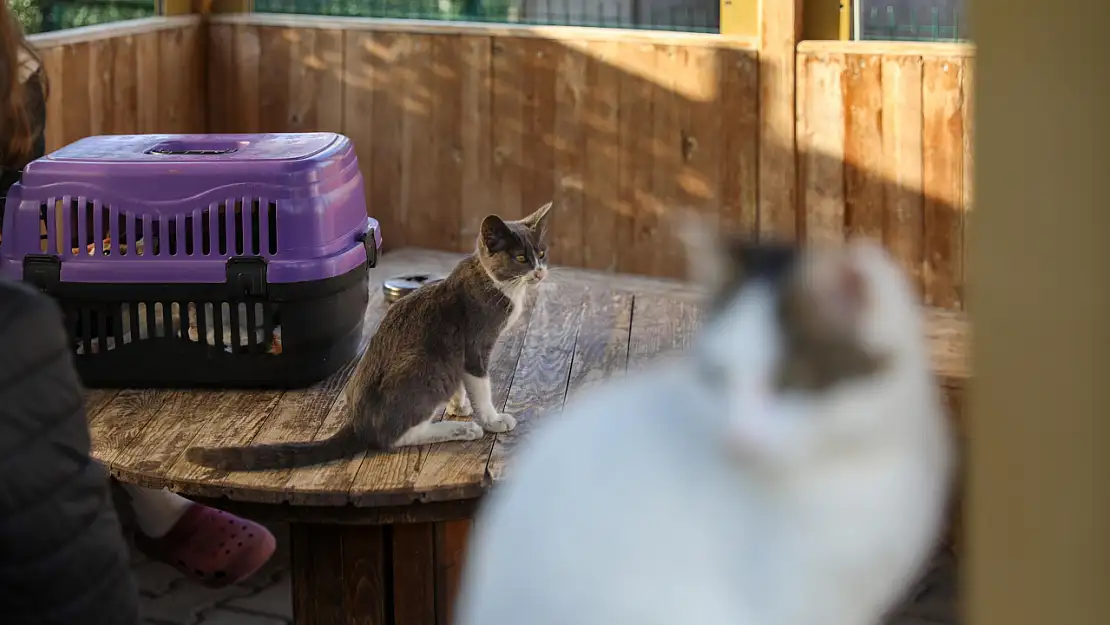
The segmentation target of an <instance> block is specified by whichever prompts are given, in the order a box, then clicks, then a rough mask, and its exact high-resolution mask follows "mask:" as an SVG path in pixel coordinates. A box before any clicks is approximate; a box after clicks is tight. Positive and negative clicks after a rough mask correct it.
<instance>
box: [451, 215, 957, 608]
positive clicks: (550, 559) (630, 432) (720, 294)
mask: <svg viewBox="0 0 1110 625" xmlns="http://www.w3.org/2000/svg"><path fill="white" fill-rule="evenodd" d="M707 232H708V231H707V230H706V229H705V228H704V227H693V228H692V229H691V230H690V231H689V232H688V233H687V234H686V236H685V238H686V240H687V247H688V253H689V254H690V255H691V256H692V266H693V268H694V270H695V272H694V273H695V274H696V275H698V276H700V279H701V280H702V281H703V282H705V283H707V284H708V285H709V286H710V287H711V289H712V291H713V293H714V296H713V298H712V303H711V305H710V307H709V313H708V317H707V320H706V321H705V324H704V326H703V327H702V328H701V330H700V332H699V334H698V336H697V337H696V339H695V342H694V345H693V347H692V349H691V350H690V351H689V352H688V353H686V354H684V355H683V357H682V358H680V359H676V360H673V361H669V362H667V363H665V364H664V363H660V364H658V365H657V366H656V367H655V368H654V369H653V370H649V371H648V372H645V373H643V374H639V375H635V376H629V377H627V378H625V379H624V380H622V381H620V382H617V383H613V384H612V385H609V386H605V387H601V388H598V389H596V392H593V393H592V394H588V395H586V396H581V397H578V398H576V399H572V400H571V402H570V404H569V405H568V406H567V408H566V410H565V411H564V412H563V414H561V415H558V416H553V417H551V418H549V419H548V420H546V421H544V422H542V423H541V424H539V425H538V427H537V429H536V431H535V432H534V433H533V435H532V436H531V438H530V439H528V440H527V441H526V442H525V443H524V446H523V448H522V449H521V450H520V452H519V455H518V456H517V457H516V458H515V459H514V462H513V464H512V465H511V467H510V471H509V475H508V477H507V481H506V483H504V484H503V485H501V486H499V487H497V488H496V489H495V490H494V491H493V493H492V495H491V496H490V499H489V500H488V501H487V503H486V504H484V507H483V509H482V510H481V512H480V513H479V515H478V518H477V520H476V523H475V533H474V535H473V536H472V539H471V543H470V551H469V553H468V555H467V563H466V568H465V570H464V572H463V576H462V588H461V591H460V592H461V594H460V598H459V611H458V613H457V615H456V620H455V622H456V623H457V624H458V625H520V624H522V623H527V624H528V625H566V624H568V623H573V624H574V625H695V624H696V625H877V624H878V623H879V622H880V620H881V618H882V616H883V615H884V613H885V612H886V611H887V610H888V609H890V608H891V607H892V606H893V605H894V604H895V602H896V601H897V599H898V598H899V595H900V594H901V593H902V592H903V590H904V589H905V588H906V586H907V584H908V583H911V582H912V581H913V577H914V576H915V574H916V573H917V572H918V570H919V568H920V567H921V566H922V565H923V563H924V562H925V561H926V560H927V557H928V555H929V553H930V551H931V547H932V546H933V544H934V541H935V540H936V539H937V538H938V534H939V530H940V528H941V525H942V518H943V509H944V508H945V505H946V498H947V493H948V488H949V474H950V471H951V468H950V464H951V462H952V460H951V457H952V450H951V441H950V438H949V432H948V429H947V424H946V421H945V418H944V415H943V413H942V408H941V404H940V402H939V399H938V395H937V390H936V388H935V385H934V380H933V377H932V374H931V372H930V366H929V360H928V357H927V349H926V342H925V339H924V336H923V328H922V324H921V322H920V320H919V312H918V308H917V305H916V302H915V298H914V297H913V295H912V294H911V290H910V288H909V287H908V285H907V281H906V279H905V278H904V276H903V274H902V272H901V271H900V270H899V268H898V267H897V266H896V265H895V264H894V262H892V261H891V260H890V259H889V258H888V256H887V255H886V254H885V253H884V251H883V250H882V249H881V248H879V247H878V246H876V245H873V244H869V243H851V244H848V245H847V246H845V247H843V248H837V249H817V248H801V249H796V248H792V247H786V246H782V247H777V246H748V245H744V244H742V243H740V242H738V241H733V240H725V241H718V240H717V239H716V237H714V236H711V235H709V234H707Z"/></svg>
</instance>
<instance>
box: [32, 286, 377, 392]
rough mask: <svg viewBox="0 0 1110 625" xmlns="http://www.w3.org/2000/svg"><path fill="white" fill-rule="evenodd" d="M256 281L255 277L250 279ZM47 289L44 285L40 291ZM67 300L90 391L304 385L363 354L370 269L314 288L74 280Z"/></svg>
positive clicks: (63, 298) (60, 289)
mask: <svg viewBox="0 0 1110 625" xmlns="http://www.w3.org/2000/svg"><path fill="white" fill-rule="evenodd" d="M248 282H249V281H248ZM40 286H43V287H46V285H40ZM43 290H45V291H47V292H48V293H49V294H50V295H53V296H54V297H55V299H57V300H58V302H59V303H60V305H61V307H62V310H63V311H64V312H65V318H66V326H67V328H68V330H69V333H70V336H71V339H72V344H73V348H74V362H75V363H76V366H77V371H78V373H79V374H80V376H81V379H82V381H83V382H84V384H85V386H87V387H90V388H224V389H228V388H231V389H239V388H242V389H248V388H250V389H290V388H303V387H306V386H310V385H312V384H315V383H316V382H319V381H321V380H323V379H324V378H326V377H328V376H329V375H331V374H333V373H335V372H336V371H338V370H339V369H340V368H341V367H343V365H345V364H346V363H348V362H350V360H351V359H352V358H354V357H356V356H357V355H358V348H359V344H360V343H361V339H362V332H363V318H364V317H365V314H366V305H367V303H368V301H369V290H368V274H367V270H366V267H359V268H357V269H355V270H352V271H350V272H348V273H346V274H343V275H340V276H336V277H334V278H328V279H325V280H320V281H314V282H301V283H290V284H267V283H265V281H264V279H263V281H262V282H261V283H257V282H256V283H254V284H241V285H240V288H239V289H237V290H236V291H235V292H236V293H241V294H239V295H236V296H231V295H230V294H229V289H228V285H226V284H76V283H65V282H59V283H55V284H53V285H50V286H49V287H46V288H44V289H43Z"/></svg>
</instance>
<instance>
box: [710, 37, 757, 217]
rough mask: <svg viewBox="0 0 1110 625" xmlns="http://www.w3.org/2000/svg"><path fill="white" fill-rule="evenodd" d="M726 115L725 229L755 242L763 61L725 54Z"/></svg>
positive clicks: (735, 52)
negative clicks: (761, 62) (760, 84)
mask: <svg viewBox="0 0 1110 625" xmlns="http://www.w3.org/2000/svg"><path fill="white" fill-rule="evenodd" d="M720 63H721V70H720V77H719V78H720V84H721V87H720V96H719V97H718V98H717V101H716V102H715V103H714V106H717V107H718V108H721V109H723V111H722V113H721V156H720V158H721V174H720V175H721V191H720V193H721V208H720V224H721V228H722V229H724V230H726V231H728V232H733V233H736V234H740V235H746V236H750V237H755V236H756V234H757V232H758V227H759V220H758V216H759V132H760V125H759V59H758V58H757V57H756V55H755V54H753V53H751V52H748V51H746V50H731V49H728V50H723V51H722V55H721V61H720Z"/></svg>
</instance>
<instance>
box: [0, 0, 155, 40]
mask: <svg viewBox="0 0 1110 625" xmlns="http://www.w3.org/2000/svg"><path fill="white" fill-rule="evenodd" d="M6 2H7V3H8V6H9V7H11V9H12V12H13V13H15V16H16V18H18V19H19V21H20V22H21V23H22V24H23V30H24V31H25V32H26V33H27V34H34V33H39V32H47V31H51V30H62V29H65V28H78V27H81V26H92V25H93V24H104V23H107V22H119V21H122V20H131V19H137V18H141V17H151V16H153V15H155V13H156V11H155V8H154V0H6Z"/></svg>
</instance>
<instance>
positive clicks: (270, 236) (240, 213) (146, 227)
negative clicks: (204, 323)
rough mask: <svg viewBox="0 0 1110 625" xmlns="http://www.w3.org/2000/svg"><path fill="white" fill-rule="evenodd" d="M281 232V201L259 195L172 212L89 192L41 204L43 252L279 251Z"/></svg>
mask: <svg viewBox="0 0 1110 625" xmlns="http://www.w3.org/2000/svg"><path fill="white" fill-rule="evenodd" d="M277 237H278V234H277V202H270V201H266V200H262V199H258V198H241V199H237V200H228V201H227V202H221V203H219V204H213V205H212V206H210V207H208V208H204V209H197V210H194V211H192V212H190V213H181V214H178V215H170V216H160V215H156V214H155V215H150V214H135V213H129V212H124V211H119V210H116V209H115V208H113V207H111V206H109V205H105V204H101V203H100V202H98V201H96V200H89V199H86V198H71V197H63V198H61V199H53V198H52V199H50V200H49V201H47V202H44V203H42V204H40V205H39V251H41V252H42V253H43V254H57V255H59V256H65V255H68V256H97V255H103V256H112V255H119V256H130V257H143V258H147V257H166V256H174V257H180V256H193V257H195V256H211V255H219V256H275V255H277V248H278V246H277ZM131 241H134V242H135V244H134V245H130V244H129V243H130V242H131ZM67 243H68V245H67Z"/></svg>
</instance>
